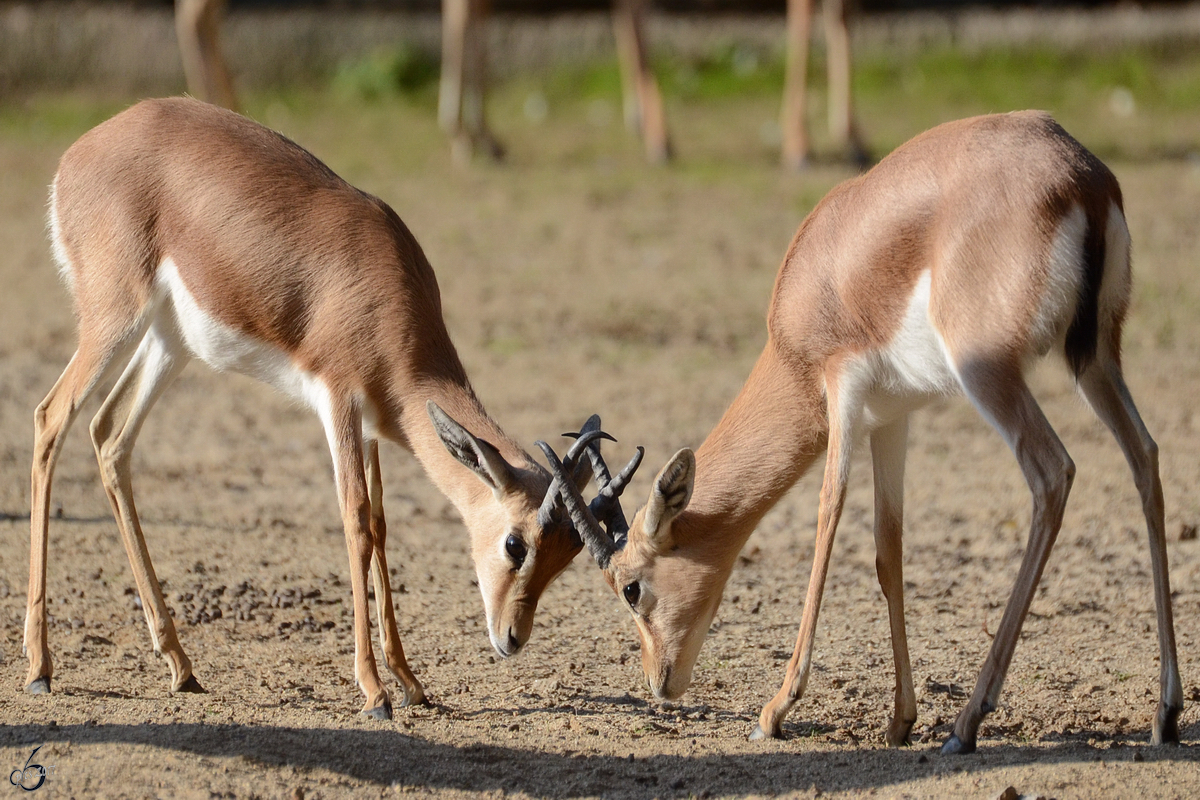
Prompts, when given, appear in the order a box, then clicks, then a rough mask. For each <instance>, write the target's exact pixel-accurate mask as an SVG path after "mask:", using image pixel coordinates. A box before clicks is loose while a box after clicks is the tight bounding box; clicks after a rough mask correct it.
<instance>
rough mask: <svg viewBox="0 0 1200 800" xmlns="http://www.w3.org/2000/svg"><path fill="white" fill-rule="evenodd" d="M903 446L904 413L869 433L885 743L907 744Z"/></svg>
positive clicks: (913, 717) (913, 711) (910, 719)
mask: <svg viewBox="0 0 1200 800" xmlns="http://www.w3.org/2000/svg"><path fill="white" fill-rule="evenodd" d="M907 448H908V417H904V418H902V419H900V420H897V421H896V422H893V423H892V424H890V425H887V426H885V427H883V428H879V429H878V430H876V431H874V432H873V433H872V434H871V461H872V465H873V467H874V473H875V572H876V574H877V575H878V576H879V588H880V589H882V590H883V596H884V597H885V598H887V604H888V623H889V625H890V627H891V629H892V659H893V661H895V665H896V710H895V713H894V714H893V715H892V724H891V725H889V726H888V730H887V736H886V737H885V741H886V742H887V744H888V746H889V747H900V746H901V745H904V744H907V743H908V734H909V732H910V731H911V730H912V726H913V723H914V722H916V721H917V696H916V693H915V692H914V691H913V679H912V666H911V665H910V664H909V659H908V635H907V633H906V632H905V630H904V547H903V544H902V542H901V536H902V534H903V532H904V456H905V451H906V450H907Z"/></svg>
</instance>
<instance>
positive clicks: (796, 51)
mask: <svg viewBox="0 0 1200 800" xmlns="http://www.w3.org/2000/svg"><path fill="white" fill-rule="evenodd" d="M812 4H813V0H788V4H787V66H786V74H785V76H784V82H783V111H782V113H781V115H780V121H779V124H780V126H781V128H782V130H783V166H784V167H785V168H786V169H791V170H802V169H804V168H805V167H806V166H808V128H807V126H806V124H805V119H804V117H805V111H806V106H807V102H808V87H807V80H808V77H807V72H808V36H809V28H810V27H811V25H812Z"/></svg>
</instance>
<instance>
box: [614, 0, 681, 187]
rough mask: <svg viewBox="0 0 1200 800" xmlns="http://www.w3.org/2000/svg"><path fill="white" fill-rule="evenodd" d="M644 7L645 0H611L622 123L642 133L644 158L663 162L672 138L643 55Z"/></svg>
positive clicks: (658, 92) (660, 96) (651, 73)
mask: <svg viewBox="0 0 1200 800" xmlns="http://www.w3.org/2000/svg"><path fill="white" fill-rule="evenodd" d="M645 10H646V0H614V2H613V34H614V36H615V38H616V40H617V58H618V60H619V61H620V64H621V91H622V94H623V96H624V105H625V124H626V125H627V126H628V127H629V129H630V130H634V131H637V132H639V133H640V134H641V137H642V143H643V145H644V146H645V148H646V160H647V161H649V162H650V163H652V164H662V163H665V162H667V161H669V160H670V159H671V141H670V137H669V136H668V135H667V118H666V114H665V112H664V111H663V101H662V93H661V92H660V91H659V89H658V81H657V80H655V78H654V73H653V71H651V69H650V60H649V59H648V58H647V57H646V37H645V30H644V25H643V19H644V18H645Z"/></svg>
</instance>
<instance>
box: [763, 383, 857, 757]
mask: <svg viewBox="0 0 1200 800" xmlns="http://www.w3.org/2000/svg"><path fill="white" fill-rule="evenodd" d="M827 383H828V390H827V391H828V401H827V402H828V407H829V443H828V451H827V453H826V457H825V478H824V480H823V482H822V483H821V504H820V508H819V510H818V511H817V542H816V549H815V551H814V554H813V566H812V575H811V576H810V577H809V579H808V592H807V593H806V594H805V597H804V615H803V617H801V620H800V634H799V635H798V636H797V637H796V649H795V651H794V652H793V653H792V660H791V661H790V662H788V668H787V676H786V677H784V679H783V686H781V687H780V689H779V692H778V693H777V694H776V695H775V697H773V698H772V699H771V701H770V702H769V703H767V704H766V705H765V706H763V710H762V713H761V714H760V715H759V717H758V725H757V727H755V729H754V732H753V733H751V734H750V738H751V739H765V738H766V737H768V736H769V737H771V738H773V739H780V738H782V737H783V727H782V726H783V719H784V717H786V716H787V713H788V711H790V710H791V708H792V706H794V705H795V704H796V702H797V701H799V700H800V698H801V697H802V696H803V695H804V687H805V686H806V685H807V684H808V674H809V669H810V668H811V666H812V646H813V637H814V636H815V635H816V632H817V615H818V614H819V613H820V611H821V595H822V593H823V592H824V590H825V578H826V576H827V575H828V574H829V558H830V555H831V554H832V552H833V536H834V534H835V533H836V532H837V525H838V520H839V519H840V518H841V515H842V505H843V503H844V502H845V499H846V482H847V480H849V478H850V455H851V453H852V452H853V449H854V428H855V426H856V425H857V424H858V419H859V417H860V415H861V413H862V404H861V400H860V399H859V397H858V396H857V392H856V391H854V390H853V389H852V388H850V387H844V389H845V390H843V391H839V389H838V387H837V383H836V381H835V380H834V378H833V377H832V376H830V377H829V378H828V379H827ZM839 397H840V398H841V403H840V405H839Z"/></svg>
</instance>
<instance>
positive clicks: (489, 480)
mask: <svg viewBox="0 0 1200 800" xmlns="http://www.w3.org/2000/svg"><path fill="white" fill-rule="evenodd" d="M426 410H427V411H428V413H429V418H430V420H431V421H432V422H433V427H434V431H435V432H436V433H437V436H438V438H439V439H440V440H441V442H442V444H443V445H445V447H446V449H447V450H448V451H449V452H450V454H451V455H453V456H454V457H455V458H456V459H458V461H459V462H461V463H462V464H463V465H464V466H466V467H467V468H468V469H470V470H471V471H472V472H473V473H475V476H476V477H478V478H479V480H481V481H482V482H483V483H484V485H485V486H486V487H487V488H488V489H490V490H491V497H490V498H487V499H486V500H485V501H484V502H478V503H470V504H465V505H463V506H462V507H460V508H459V511H460V512H461V513H462V515H463V522H464V524H465V525H466V526H467V530H468V531H469V533H470V535H471V557H472V560H473V561H474V563H475V575H476V578H477V579H478V581H479V591H480V594H482V595H483V606H484V610H485V613H486V614H487V626H488V638H490V639H491V642H492V647H493V648H495V650H496V652H497V653H498V654H500V656H502V657H504V658H507V657H509V656H512V655H515V654H516V653H517V651H519V650H520V649H521V647H522V646H523V645H524V644H525V642H527V641H528V640H529V635H530V633H531V632H532V631H533V616H534V612H535V611H537V604H538V600H539V598H541V596H542V592H543V591H545V589H546V587H547V586H549V585H550V583H551V582H553V581H554V579H555V578H556V577H558V575H559V574H560V573H561V572H562V571H563V570H564V569H566V568H567V565H569V564H570V563H571V559H573V558H574V557H575V556H576V554H578V553H579V551H580V550H581V549H582V548H583V542H582V541H581V540H580V538H579V535H578V534H577V533H576V532H575V530H574V527H573V526H572V524H571V521H570V519H569V518H568V517H567V516H566V515H565V514H564V513H563V511H562V504H561V502H560V501H559V500H558V497H559V490H558V485H557V483H556V482H555V481H554V480H552V479H551V476H550V475H549V474H548V473H547V472H546V470H545V469H543V468H542V467H541V466H539V465H538V464H537V463H536V462H534V461H533V460H532V459H528V461H527V463H525V464H523V465H520V466H517V465H513V464H510V463H509V462H508V461H506V460H505V459H504V457H503V456H502V455H501V454H500V451H499V450H497V449H496V447H495V446H494V445H492V444H491V443H490V442H488V441H486V440H484V439H481V438H479V437H476V436H474V435H473V434H471V433H470V432H469V431H467V430H466V428H464V427H463V426H462V425H460V424H458V423H457V422H456V421H455V420H454V419H452V418H451V417H450V416H449V415H448V414H446V412H445V411H443V410H442V409H441V408H439V407H438V406H437V404H436V403H434V402H433V401H429V402H428V403H427V404H426ZM593 420H595V424H594V428H595V434H592V433H589V434H588V436H587V437H586V441H585V443H584V444H583V445H582V446H580V445H579V443H576V446H575V447H573V448H572V450H571V452H570V453H568V455H567V458H566V464H565V465H563V469H564V471H565V474H567V475H570V476H572V477H571V478H570V480H571V482H572V486H573V487H575V488H576V491H579V489H580V488H582V487H583V486H586V485H587V482H588V481H589V480H590V479H591V474H592V473H591V464H590V462H589V460H588V459H579V458H577V455H578V450H581V449H583V448H585V447H587V444H588V443H592V442H595V440H596V438H599V436H607V434H599V423H600V419H599V417H593ZM590 423H591V420H589V424H590ZM589 430H590V429H589V427H588V426H587V425H585V426H584V431H585V432H587V431H589ZM609 438H611V437H609Z"/></svg>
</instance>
